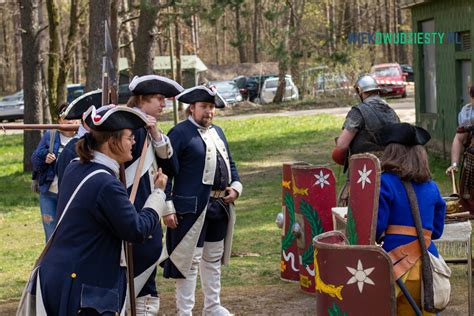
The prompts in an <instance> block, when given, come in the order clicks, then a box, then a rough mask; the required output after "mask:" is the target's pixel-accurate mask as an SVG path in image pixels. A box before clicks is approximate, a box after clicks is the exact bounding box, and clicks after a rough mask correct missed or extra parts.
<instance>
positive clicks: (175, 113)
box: [168, 8, 178, 125]
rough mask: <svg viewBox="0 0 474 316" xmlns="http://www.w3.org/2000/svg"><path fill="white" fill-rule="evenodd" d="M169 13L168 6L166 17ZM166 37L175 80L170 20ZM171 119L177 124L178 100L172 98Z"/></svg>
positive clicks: (172, 77) (172, 76) (172, 75)
mask: <svg viewBox="0 0 474 316" xmlns="http://www.w3.org/2000/svg"><path fill="white" fill-rule="evenodd" d="M169 13H170V12H169V8H168V17H169V16H170V14H169ZM168 38H169V44H170V67H171V79H173V80H175V79H176V76H175V74H174V48H173V32H172V30H171V22H169V25H168ZM173 121H174V125H176V124H178V102H177V101H176V99H174V98H173Z"/></svg>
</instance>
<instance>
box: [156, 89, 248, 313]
mask: <svg viewBox="0 0 474 316" xmlns="http://www.w3.org/2000/svg"><path fill="white" fill-rule="evenodd" d="M176 98H177V99H178V100H179V101H181V102H183V103H187V104H189V107H188V108H187V109H186V113H187V114H188V118H187V120H185V121H183V122H181V123H179V124H178V125H176V126H175V127H173V128H172V129H171V130H170V132H169V133H168V136H169V138H170V140H171V144H172V146H173V156H172V157H171V161H170V162H171V163H172V167H171V168H169V167H168V168H167V169H164V170H165V171H166V173H167V174H168V176H169V181H168V185H167V189H166V194H167V198H168V200H169V201H168V203H169V204H170V208H169V209H168V212H167V213H168V214H166V215H164V216H163V222H164V223H165V225H166V226H167V230H166V247H165V248H164V249H163V254H162V258H160V260H163V259H165V260H164V262H162V265H163V267H164V272H163V276H164V277H165V278H173V279H176V305H177V309H178V312H177V313H178V315H191V314H192V310H193V308H194V303H195V291H196V280H197V274H198V271H199V272H200V276H201V278H200V279H201V288H202V292H203V294H204V304H203V310H202V314H203V315H229V314H230V313H229V311H228V310H227V309H226V308H225V307H223V306H222V305H221V301H220V291H221V265H222V263H224V264H225V263H226V262H227V261H228V260H229V258H230V251H231V246H232V234H233V229H234V220H235V216H234V201H235V200H236V199H237V198H238V197H240V195H241V194H242V188H243V187H242V183H241V182H240V178H239V175H238V172H237V168H236V166H235V163H234V161H233V159H232V156H231V153H230V150H229V144H228V142H227V139H226V137H225V135H224V132H223V131H222V129H221V128H220V127H219V126H217V125H214V124H213V123H212V120H213V118H214V115H215V112H216V107H224V105H225V102H223V100H222V98H221V97H220V96H219V94H218V93H217V92H215V91H213V90H210V89H208V88H207V87H205V86H197V87H194V88H190V89H187V90H185V91H183V92H182V93H181V94H180V95H178V96H177V97H176Z"/></svg>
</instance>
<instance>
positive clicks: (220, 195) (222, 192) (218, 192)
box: [210, 190, 226, 199]
mask: <svg viewBox="0 0 474 316" xmlns="http://www.w3.org/2000/svg"><path fill="white" fill-rule="evenodd" d="M225 195H226V192H225V190H212V191H211V195H210V197H212V198H215V199H218V198H223V197H224V196H225Z"/></svg>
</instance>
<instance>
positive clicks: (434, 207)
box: [377, 172, 446, 256]
mask: <svg viewBox="0 0 474 316" xmlns="http://www.w3.org/2000/svg"><path fill="white" fill-rule="evenodd" d="M412 184H413V189H414V190H415V194H416V198H417V200H418V208H419V210H420V217H421V224H422V226H423V228H424V229H427V230H430V231H432V235H431V239H438V238H440V237H441V235H442V234H443V228H444V217H445V213H446V203H445V202H444V200H443V199H442V197H441V194H440V193H439V190H438V187H437V186H436V183H434V181H428V182H424V183H417V182H413V181H412ZM389 225H403V226H413V227H415V222H414V220H413V215H412V214H411V209H410V202H409V200H408V195H407V192H406V190H405V187H404V186H403V183H402V181H401V180H400V178H399V177H398V176H397V175H396V174H393V173H390V172H384V173H383V174H382V177H381V181H380V198H379V210H378V218H377V239H379V238H380V236H381V235H382V234H383V232H385V230H386V229H387V227H388V226H389ZM416 239H417V237H416V236H406V235H395V234H388V235H385V238H384V244H383V248H384V249H385V250H386V251H390V250H392V249H394V248H396V247H398V246H401V245H404V244H408V243H409V242H411V241H413V240H416ZM428 251H430V252H431V253H432V254H433V255H435V256H438V251H437V250H436V247H435V245H434V244H433V242H431V244H430V246H429V248H428Z"/></svg>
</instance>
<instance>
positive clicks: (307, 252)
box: [292, 166, 336, 293]
mask: <svg viewBox="0 0 474 316" xmlns="http://www.w3.org/2000/svg"><path fill="white" fill-rule="evenodd" d="M292 173H293V187H292V190H293V196H294V200H295V210H296V216H295V217H296V223H297V224H298V226H297V227H296V229H293V231H294V232H295V233H296V235H297V245H298V257H299V262H300V286H301V289H302V290H303V291H305V292H309V293H314V264H313V245H312V239H313V237H314V236H316V235H319V234H321V233H323V232H325V231H330V230H332V229H333V221H332V216H331V208H333V207H335V206H336V179H335V178H334V174H333V172H332V171H331V169H328V168H324V167H317V166H293V167H292ZM298 228H299V229H298Z"/></svg>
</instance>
